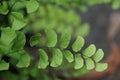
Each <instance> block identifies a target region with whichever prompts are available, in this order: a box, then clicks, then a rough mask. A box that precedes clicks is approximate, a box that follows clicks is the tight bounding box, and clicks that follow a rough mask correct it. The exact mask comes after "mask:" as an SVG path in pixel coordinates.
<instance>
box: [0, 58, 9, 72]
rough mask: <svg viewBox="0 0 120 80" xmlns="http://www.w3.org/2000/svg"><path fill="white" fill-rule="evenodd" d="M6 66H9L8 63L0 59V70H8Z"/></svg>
mask: <svg viewBox="0 0 120 80" xmlns="http://www.w3.org/2000/svg"><path fill="white" fill-rule="evenodd" d="M8 68H9V63H7V62H5V61H3V60H1V61H0V71H2V70H8Z"/></svg>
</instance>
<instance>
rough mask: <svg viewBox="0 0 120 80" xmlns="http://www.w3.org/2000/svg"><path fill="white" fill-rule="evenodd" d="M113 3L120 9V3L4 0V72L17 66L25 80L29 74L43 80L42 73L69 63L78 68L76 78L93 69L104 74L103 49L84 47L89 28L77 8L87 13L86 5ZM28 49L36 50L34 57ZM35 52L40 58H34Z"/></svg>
mask: <svg viewBox="0 0 120 80" xmlns="http://www.w3.org/2000/svg"><path fill="white" fill-rule="evenodd" d="M110 2H113V3H112V4H113V5H112V7H113V8H114V9H117V8H119V7H120V6H119V5H118V4H117V5H115V3H116V2H118V0H115V1H113V0H99V1H98V0H79V1H73V2H72V0H69V1H67V0H66V1H65V0H20V1H18V0H9V1H7V0H0V34H1V36H0V71H3V70H8V71H9V69H10V68H11V66H12V67H15V69H17V71H18V72H19V75H20V76H22V78H21V79H22V80H28V79H27V78H28V75H31V76H32V77H37V79H38V80H39V77H38V74H39V73H40V72H38V70H39V71H43V70H48V71H49V69H51V68H52V69H55V67H57V68H58V69H59V68H60V67H61V66H63V67H64V66H65V67H66V66H67V64H73V65H74V66H72V68H74V69H76V71H75V75H79V74H80V73H79V72H81V73H84V71H85V72H87V71H89V70H92V69H95V70H96V71H98V72H101V71H104V70H105V69H106V68H107V66H108V65H107V63H101V62H100V61H101V60H102V58H103V56H104V52H103V50H102V49H96V47H95V45H94V44H90V45H89V46H88V47H86V48H83V47H84V45H85V40H84V36H86V35H87V34H88V32H89V25H88V24H87V23H81V18H80V17H78V15H77V14H76V12H75V8H79V5H80V10H81V11H85V10H86V9H87V7H86V6H85V4H84V3H87V4H88V5H95V4H100V3H110ZM28 47H29V48H31V49H30V51H33V50H34V49H36V51H34V52H33V53H32V54H30V51H28V50H27V48H28ZM34 53H37V54H36V55H37V56H38V57H39V58H36V57H35V56H32V55H35V54H34ZM6 58H7V59H8V60H6ZM65 60H66V61H67V63H65ZM64 63H65V64H66V65H63V64H64ZM67 68H71V66H69V67H67ZM6 73H7V72H6ZM43 73H44V75H43ZM7 74H9V72H8V73H7ZM41 74H42V75H41V77H42V78H43V79H45V80H46V79H47V80H48V79H50V77H49V76H48V75H47V74H48V72H46V71H43V72H42V73H41ZM63 74H65V73H63ZM11 75H12V76H14V75H13V74H11ZM25 75H27V76H25ZM6 76H9V75H6ZM23 76H25V77H23ZM11 79H12V78H11ZM14 79H17V78H16V77H15V76H14ZM14 79H12V80H14Z"/></svg>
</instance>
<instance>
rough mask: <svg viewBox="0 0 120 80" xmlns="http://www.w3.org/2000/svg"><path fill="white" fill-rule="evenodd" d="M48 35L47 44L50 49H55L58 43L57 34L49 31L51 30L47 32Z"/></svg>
mask: <svg viewBox="0 0 120 80" xmlns="http://www.w3.org/2000/svg"><path fill="white" fill-rule="evenodd" d="M45 33H46V37H47V39H46V40H47V41H46V44H47V46H48V47H54V46H55V45H56V43H57V34H56V32H55V31H54V30H52V29H49V30H45Z"/></svg>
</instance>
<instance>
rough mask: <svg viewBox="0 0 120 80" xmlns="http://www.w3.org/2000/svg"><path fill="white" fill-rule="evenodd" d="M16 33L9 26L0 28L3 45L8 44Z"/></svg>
mask: <svg viewBox="0 0 120 80" xmlns="http://www.w3.org/2000/svg"><path fill="white" fill-rule="evenodd" d="M15 37H16V33H15V31H14V30H12V29H11V28H10V27H7V28H2V33H1V38H0V39H1V41H2V43H3V44H4V45H6V46H9V45H10V44H11V43H12V41H13V40H14V39H15Z"/></svg>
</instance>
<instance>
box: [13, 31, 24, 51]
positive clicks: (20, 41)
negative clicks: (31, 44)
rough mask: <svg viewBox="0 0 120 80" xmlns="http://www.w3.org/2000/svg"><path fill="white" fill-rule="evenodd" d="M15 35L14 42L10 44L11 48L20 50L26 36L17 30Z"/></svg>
mask: <svg viewBox="0 0 120 80" xmlns="http://www.w3.org/2000/svg"><path fill="white" fill-rule="evenodd" d="M16 34H17V37H16V38H15V41H14V44H13V46H12V50H22V49H23V48H24V45H25V43H26V37H25V34H24V33H23V32H20V31H17V32H16Z"/></svg>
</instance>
